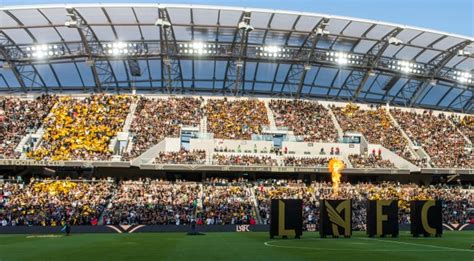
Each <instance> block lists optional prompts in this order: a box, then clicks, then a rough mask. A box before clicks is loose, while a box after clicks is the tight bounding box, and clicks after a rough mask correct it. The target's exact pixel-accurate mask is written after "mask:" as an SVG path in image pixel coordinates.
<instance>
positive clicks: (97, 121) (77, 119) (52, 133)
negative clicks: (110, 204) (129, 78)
mask: <svg viewBox="0 0 474 261" xmlns="http://www.w3.org/2000/svg"><path fill="white" fill-rule="evenodd" d="M130 102H131V97H130V96H122V95H108V96H106V95H92V96H90V97H87V98H84V99H75V98H71V97H68V96H66V97H61V98H60V99H59V101H58V104H57V106H55V107H54V108H53V109H52V111H51V116H49V117H47V118H46V119H45V121H44V129H45V133H44V135H43V140H42V143H41V146H40V147H39V148H38V149H36V150H35V151H33V152H31V153H29V154H28V157H30V158H33V159H36V160H53V161H55V160H108V159H109V157H110V156H111V152H110V151H109V149H108V145H109V142H110V140H111V139H112V138H113V137H114V136H116V135H117V132H119V131H121V130H122V127H123V123H124V121H125V118H126V116H127V114H128V112H129V107H130Z"/></svg>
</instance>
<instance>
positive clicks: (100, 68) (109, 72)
mask: <svg viewBox="0 0 474 261" xmlns="http://www.w3.org/2000/svg"><path fill="white" fill-rule="evenodd" d="M66 11H67V13H68V16H69V17H70V19H71V20H70V21H68V22H69V23H70V24H71V25H70V26H69V27H76V28H77V30H78V32H79V35H80V36H81V40H82V44H83V45H84V49H85V53H86V54H87V56H88V58H87V63H88V64H89V65H90V66H91V69H92V74H93V75H94V82H95V89H94V91H95V92H104V91H105V92H107V91H108V89H109V87H110V86H115V88H116V91H117V92H118V90H119V88H118V84H117V83H116V82H117V78H116V77H115V74H114V71H113V69H112V66H111V64H110V61H109V60H108V59H96V57H98V56H102V55H104V53H103V51H104V50H103V48H102V45H101V44H100V41H99V40H98V38H97V36H96V35H95V33H94V31H93V30H92V28H91V27H90V26H89V25H88V24H87V22H86V20H85V19H84V18H83V17H82V16H81V14H80V13H79V12H78V11H77V10H76V9H74V8H66ZM68 22H67V23H68Z"/></svg>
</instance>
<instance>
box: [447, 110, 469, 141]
mask: <svg viewBox="0 0 474 261" xmlns="http://www.w3.org/2000/svg"><path fill="white" fill-rule="evenodd" d="M451 120H452V121H453V122H454V124H455V125H456V127H458V129H459V130H460V131H461V132H462V134H464V136H466V137H467V138H468V139H469V140H470V141H471V143H474V116H464V117H455V116H453V117H451Z"/></svg>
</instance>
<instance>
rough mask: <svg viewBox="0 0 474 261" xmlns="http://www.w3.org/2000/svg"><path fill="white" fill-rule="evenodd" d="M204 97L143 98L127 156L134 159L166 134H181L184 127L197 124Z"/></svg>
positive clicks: (175, 135) (171, 135) (133, 124)
mask: <svg viewBox="0 0 474 261" xmlns="http://www.w3.org/2000/svg"><path fill="white" fill-rule="evenodd" d="M201 102H202V101H201V100H199V99H195V98H190V97H186V98H169V99H150V98H144V97H141V98H140V100H139V101H138V106H137V110H136V112H135V118H134V120H133V122H132V126H131V129H130V132H132V133H133V135H134V137H133V149H132V152H131V153H130V155H128V154H125V155H123V157H124V159H132V158H135V157H137V156H139V155H140V154H142V153H143V152H145V151H146V150H148V149H149V148H151V147H152V146H153V145H155V144H157V143H159V142H160V141H161V140H162V139H164V138H165V137H178V136H179V134H180V130H181V127H180V126H181V125H183V126H198V125H199V122H200V120H201V110H200V107H201Z"/></svg>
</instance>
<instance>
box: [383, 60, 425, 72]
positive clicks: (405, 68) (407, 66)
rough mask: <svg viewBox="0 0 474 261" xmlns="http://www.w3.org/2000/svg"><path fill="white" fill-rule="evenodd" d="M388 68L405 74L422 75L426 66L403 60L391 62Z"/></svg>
mask: <svg viewBox="0 0 474 261" xmlns="http://www.w3.org/2000/svg"><path fill="white" fill-rule="evenodd" d="M388 67H389V68H390V69H393V70H396V71H400V72H403V73H414V74H422V73H423V71H424V65H421V64H417V63H413V62H409V61H401V60H393V61H391V62H390V65H389V66H388Z"/></svg>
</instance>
